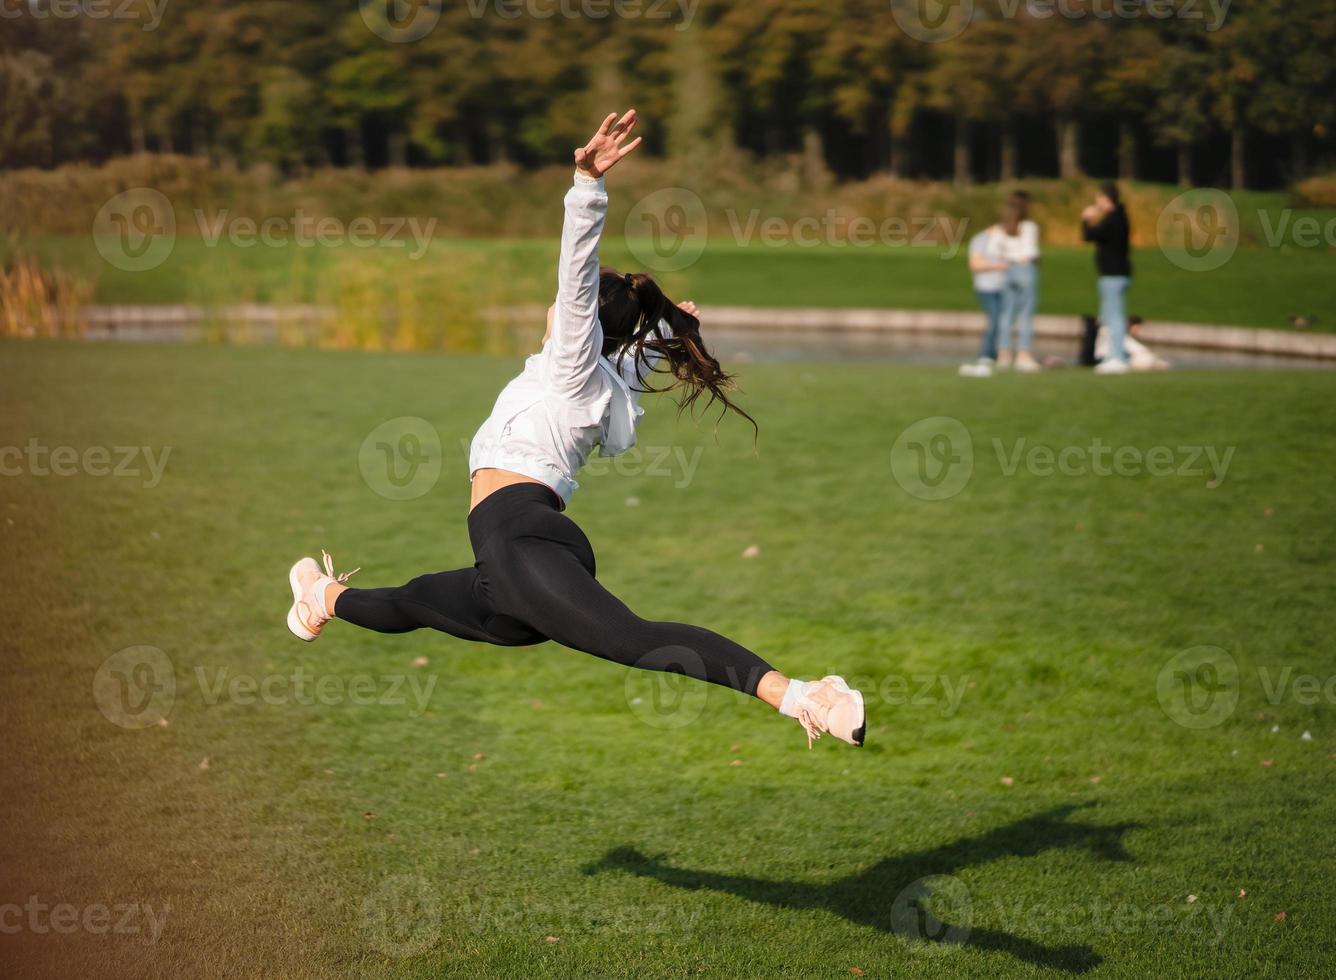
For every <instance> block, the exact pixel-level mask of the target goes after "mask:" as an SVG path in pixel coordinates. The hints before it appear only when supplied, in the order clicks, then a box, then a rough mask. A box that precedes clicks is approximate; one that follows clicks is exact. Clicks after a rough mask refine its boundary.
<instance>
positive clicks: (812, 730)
mask: <svg viewBox="0 0 1336 980" xmlns="http://www.w3.org/2000/svg"><path fill="white" fill-rule="evenodd" d="M798 724H800V725H802V726H803V729H804V730H805V731H806V732H807V748H808V749H809V750H810V749H811V748H812V743H813V742H815V741H816V740H817V739H819V738H820V737H821V729H820V728H819V727H817V726H819V725H820V724H821V723H820V722H819V721H817V718H816V715H814V714H812V712H810V711H808V710H807V709H806V708H805V707H804V708H799V709H798Z"/></svg>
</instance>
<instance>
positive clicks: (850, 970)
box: [849, 966, 863, 977]
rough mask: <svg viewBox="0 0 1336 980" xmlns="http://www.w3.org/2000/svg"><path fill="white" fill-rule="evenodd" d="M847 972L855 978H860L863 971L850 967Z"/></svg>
mask: <svg viewBox="0 0 1336 980" xmlns="http://www.w3.org/2000/svg"><path fill="white" fill-rule="evenodd" d="M849 972H850V973H852V974H853V975H854V976H856V977H861V976H862V975H863V971H862V970H860V969H859V968H858V967H856V966H851V967H849Z"/></svg>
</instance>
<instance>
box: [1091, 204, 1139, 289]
mask: <svg viewBox="0 0 1336 980" xmlns="http://www.w3.org/2000/svg"><path fill="white" fill-rule="evenodd" d="M1081 232H1082V236H1083V237H1084V238H1085V240H1086V241H1088V242H1094V243H1095V268H1097V269H1098V270H1099V274H1100V275H1101V276H1130V275H1131V274H1132V258H1131V254H1130V248H1129V243H1130V240H1131V237H1132V228H1131V225H1129V224H1128V221H1127V211H1126V209H1125V208H1124V207H1123V206H1122V205H1121V204H1119V205H1118V206H1117V207H1115V208H1114V209H1113V210H1112V211H1110V212H1109V213H1108V214H1106V215H1105V216H1104V217H1103V219H1102V220H1101V221H1100V222H1099V223H1098V224H1094V225H1092V224H1088V223H1086V222H1082V223H1081Z"/></svg>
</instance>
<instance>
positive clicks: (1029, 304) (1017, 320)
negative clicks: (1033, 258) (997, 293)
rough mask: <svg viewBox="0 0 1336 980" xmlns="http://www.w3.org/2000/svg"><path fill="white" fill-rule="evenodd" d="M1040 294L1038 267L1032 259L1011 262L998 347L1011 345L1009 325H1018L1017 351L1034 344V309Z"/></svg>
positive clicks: (1003, 296)
mask: <svg viewBox="0 0 1336 980" xmlns="http://www.w3.org/2000/svg"><path fill="white" fill-rule="evenodd" d="M1038 296H1039V267H1038V266H1036V265H1035V264H1034V263H1033V262H1025V263H1023V264H1020V265H1013V266H1012V267H1011V268H1010V269H1008V270H1007V286H1006V289H1005V290H1004V291H1003V293H1002V322H1001V324H1000V325H999V326H998V332H997V346H998V347H1000V348H1001V349H1002V350H1008V349H1010V347H1011V328H1012V326H1013V325H1017V326H1019V327H1020V343H1019V346H1018V349H1019V350H1023V351H1028V350H1029V349H1030V345H1031V344H1032V343H1034V309H1035V303H1036V301H1037V299H1038Z"/></svg>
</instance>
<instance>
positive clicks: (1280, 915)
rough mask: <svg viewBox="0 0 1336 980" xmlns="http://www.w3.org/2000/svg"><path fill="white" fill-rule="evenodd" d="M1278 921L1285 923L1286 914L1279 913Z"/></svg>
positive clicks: (1277, 915) (1277, 914)
mask: <svg viewBox="0 0 1336 980" xmlns="http://www.w3.org/2000/svg"><path fill="white" fill-rule="evenodd" d="M1276 921H1277V922H1284V921H1285V913H1284V912H1277V913H1276Z"/></svg>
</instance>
